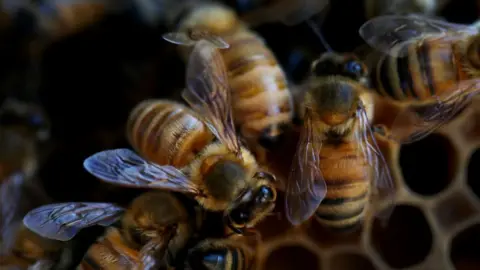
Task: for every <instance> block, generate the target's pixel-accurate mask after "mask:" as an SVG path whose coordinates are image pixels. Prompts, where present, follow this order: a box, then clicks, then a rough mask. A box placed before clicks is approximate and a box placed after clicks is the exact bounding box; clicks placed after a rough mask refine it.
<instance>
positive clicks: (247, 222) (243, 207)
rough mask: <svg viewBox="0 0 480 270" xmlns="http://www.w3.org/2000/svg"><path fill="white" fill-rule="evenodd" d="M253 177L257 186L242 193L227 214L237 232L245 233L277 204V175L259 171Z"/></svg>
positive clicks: (229, 222)
mask: <svg viewBox="0 0 480 270" xmlns="http://www.w3.org/2000/svg"><path fill="white" fill-rule="evenodd" d="M253 178H254V179H255V181H254V182H253V183H255V186H254V187H252V188H251V189H247V190H246V191H245V192H244V193H242V194H241V196H240V197H239V200H238V203H236V205H235V207H233V209H232V210H231V211H230V212H229V213H228V214H227V216H226V217H227V225H228V226H229V227H230V229H232V230H233V231H234V232H237V233H243V231H244V229H246V228H249V227H252V226H253V225H255V224H256V223H258V222H259V221H260V220H261V219H262V218H264V217H265V216H266V215H267V214H268V213H270V211H272V209H273V207H274V206H275V200H276V198H277V192H276V190H275V187H274V182H275V176H273V175H272V174H270V173H266V172H257V173H256V174H255V175H254V177H253Z"/></svg>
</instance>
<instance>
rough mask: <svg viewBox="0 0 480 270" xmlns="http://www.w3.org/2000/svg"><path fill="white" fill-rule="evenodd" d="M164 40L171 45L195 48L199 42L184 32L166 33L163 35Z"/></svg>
mask: <svg viewBox="0 0 480 270" xmlns="http://www.w3.org/2000/svg"><path fill="white" fill-rule="evenodd" d="M162 38H163V39H165V40H166V41H168V42H170V43H173V44H178V45H184V46H193V45H194V44H195V43H196V42H197V41H196V40H193V39H191V38H190V37H189V35H188V34H187V33H184V32H171V33H166V34H163V35H162Z"/></svg>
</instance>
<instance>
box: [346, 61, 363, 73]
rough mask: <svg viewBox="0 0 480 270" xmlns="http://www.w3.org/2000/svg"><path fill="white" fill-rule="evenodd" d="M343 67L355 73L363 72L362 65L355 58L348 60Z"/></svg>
mask: <svg viewBox="0 0 480 270" xmlns="http://www.w3.org/2000/svg"><path fill="white" fill-rule="evenodd" d="M345 69H346V70H347V72H350V73H353V74H355V75H361V74H362V73H363V67H362V65H361V64H360V63H359V62H357V61H355V60H350V61H348V62H347V63H346V64H345Z"/></svg>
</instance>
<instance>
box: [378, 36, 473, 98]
mask: <svg viewBox="0 0 480 270" xmlns="http://www.w3.org/2000/svg"><path fill="white" fill-rule="evenodd" d="M455 48H456V46H455V44H454V43H453V42H446V41H438V40H432V39H425V40H424V41H423V42H422V43H421V44H418V45H417V44H415V45H409V47H408V55H407V56H406V57H398V58H397V57H392V56H384V57H382V59H381V60H380V61H379V62H378V64H377V67H376V69H375V70H373V72H372V76H373V78H372V82H373V84H374V88H375V89H377V91H379V93H380V94H382V95H384V96H389V97H391V98H393V99H396V100H426V99H429V98H431V97H432V96H434V95H437V96H438V95H441V94H443V93H445V92H447V91H451V90H452V89H454V88H453V87H454V85H455V84H456V83H458V82H459V81H461V80H465V79H466V78H468V75H467V74H466V72H465V71H464V70H463V67H462V62H461V61H462V59H461V57H460V55H459V54H458V53H457V50H456V49H455Z"/></svg>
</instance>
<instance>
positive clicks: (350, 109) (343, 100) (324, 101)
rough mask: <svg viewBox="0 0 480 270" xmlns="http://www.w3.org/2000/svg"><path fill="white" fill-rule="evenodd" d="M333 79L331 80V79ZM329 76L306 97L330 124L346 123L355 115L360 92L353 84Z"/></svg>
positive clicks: (311, 105) (314, 109)
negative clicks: (358, 92)
mask: <svg viewBox="0 0 480 270" xmlns="http://www.w3.org/2000/svg"><path fill="white" fill-rule="evenodd" d="M330 79H331V80H330ZM333 79H334V78H328V79H326V80H324V81H322V82H321V83H320V84H318V85H316V86H314V87H313V88H312V89H311V91H310V92H309V93H308V95H307V98H306V102H307V103H306V106H307V107H312V109H313V111H314V112H316V114H318V116H319V118H320V119H321V120H322V121H323V122H324V123H325V124H327V125H329V126H336V125H340V124H343V123H345V122H346V121H347V120H349V119H350V118H352V117H353V116H354V115H355V111H356V108H357V104H358V94H357V91H356V89H355V87H354V85H353V84H350V83H348V82H345V81H342V80H333Z"/></svg>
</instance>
